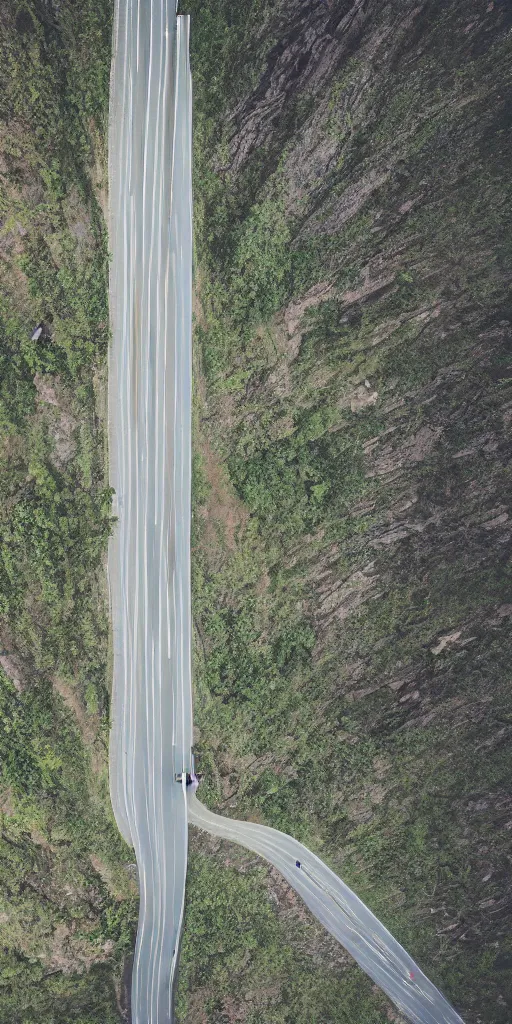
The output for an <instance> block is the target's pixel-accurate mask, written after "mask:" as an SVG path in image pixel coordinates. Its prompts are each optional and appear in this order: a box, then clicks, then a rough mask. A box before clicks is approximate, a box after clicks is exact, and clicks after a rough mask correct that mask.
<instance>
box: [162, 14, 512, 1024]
mask: <svg viewBox="0 0 512 1024" xmlns="http://www.w3.org/2000/svg"><path fill="white" fill-rule="evenodd" d="M205 8H206V11H205ZM187 9H188V10H191V11H192V16H193V34H192V62H193V71H194V82H195V124H196V144H195V145H196V149H195V201H196V262H197V266H196V287H197V293H198V309H199V306H200V312H198V316H197V323H196V383H197V388H196V406H195V427H194V430H195V440H196V456H195V473H194V495H195V497H194V501H195V504H194V524H193V525H194V540H193V544H194V552H193V600H194V618H195V625H196V650H195V688H196V694H195V721H196V725H197V727H198V732H199V737H198V743H197V750H198V756H199V760H200V761H201V766H202V768H203V770H204V771H205V773H206V781H205V783H204V784H203V787H202V793H203V797H204V799H205V801H206V802H207V803H208V804H209V805H210V806H212V807H215V808H218V809H221V811H222V813H224V814H231V815H233V816H236V817H252V818H253V819H254V820H260V821H264V822H267V823H268V824H271V825H273V826H275V827H278V828H282V829H285V830H287V831H291V832H293V833H294V834H295V835H297V836H298V838H300V839H302V840H303V841H305V842H306V843H309V844H310V845H311V846H312V847H313V848H314V849H315V850H317V851H318V852H319V853H321V854H322V856H324V857H325V859H327V861H328V862H329V863H331V865H332V866H333V867H334V868H335V870H337V871H338V872H339V873H340V874H341V875H342V877H344V878H345V880H346V881H347V882H349V884H351V885H353V887H354V888H355V890H356V891H357V892H358V893H359V894H360V895H361V896H362V897H363V898H364V899H366V900H367V902H368V904H369V905H370V906H371V907H372V908H373V909H374V910H375V911H376V912H377V913H378V914H379V916H381V918H382V919H383V920H384V922H385V923H386V924H387V925H388V926H389V927H390V928H391V929H392V930H393V932H394V933H395V934H396V935H397V937H398V938H399V939H400V940H401V941H402V942H403V943H404V944H405V945H406V946H407V948H409V949H410V950H411V952H412V953H413V955H415V956H416V957H417V958H418V960H419V962H420V963H421V965H422V966H423V967H424V968H425V969H426V970H427V972H428V973H429V974H430V976H432V978H433V979H434V980H435V981H436V982H437V983H438V984H439V985H440V986H442V988H443V990H444V991H445V992H446V994H447V995H448V997H449V998H451V999H452V1000H453V1001H454V1002H455V1003H456V1005H457V1006H458V1007H459V1008H460V1010H461V1012H462V1016H463V1017H464V1019H465V1020H467V1021H469V1022H470V1024H475V1022H476V1021H477V1020H478V1021H482V1022H488V1024H496V1022H500V1024H505V1021H506V1020H508V1017H509V1015H510V1004H511V1001H512V974H511V969H510V968H511V960H510V947H509V939H508V938H507V936H509V935H510V909H509V907H510V896H511V891H510V887H509V883H508V881H507V877H508V876H509V859H510V825H509V822H510V818H511V817H512V805H511V804H510V799H509V796H508V778H509V776H510V754H509V743H510V730H511V727H512V725H511V723H512V707H511V703H510V686H509V676H510V673H509V668H508V666H509V664H510V656H511V653H512V652H511V650H510V642H509V639H508V623H509V614H510V604H509V594H510V561H509V559H510V553H509V540H510V531H509V510H508V508H509V501H510V470H509V468H508V464H507V457H506V441H505V432H506V425H507V424H508V422H509V415H510V414H509V404H510V400H511V395H510V381H511V372H510V345H509V332H510V297H509V288H510V256H511V252H510V237H511V230H510V229H511V223H510V210H511V208H512V206H511V190H510V180H509V175H508V173H507V170H506V168H507V165H508V163H509V161H510V147H509V140H508V124H509V120H508V114H507V109H506V103H507V102H508V101H507V95H508V84H507V83H508V81H509V79H508V70H507V69H508V67H509V62H510V38H509V35H507V32H506V30H505V29H506V24H507V23H508V22H507V18H508V14H506V12H505V11H504V9H503V5H498V4H494V5H492V6H491V5H488V7H487V9H486V10H485V11H483V9H482V7H481V5H479V4H478V3H476V2H475V3H470V4H469V6H468V4H467V3H463V2H459V0H451V2H450V3H448V4H446V3H443V4H441V3H439V2H437V0H432V2H429V3H425V4H423V5H420V8H418V6H417V5H412V4H411V5H410V10H409V11H408V13H407V14H405V13H404V8H403V4H398V3H395V2H394V0H392V2H390V3H388V4H386V5H381V4H377V3H375V4H369V5H367V8H365V20H364V23H362V25H361V27H360V35H358V36H357V39H355V37H349V36H348V35H347V33H348V29H347V27H346V26H345V28H344V27H340V26H338V29H337V35H336V39H337V43H336V44H335V43H334V42H333V39H334V35H333V32H334V27H335V24H337V22H338V21H339V19H340V18H341V16H342V15H341V12H339V13H338V10H337V9H334V8H333V10H332V12H331V15H330V17H331V22H330V23H329V24H330V30H327V29H326V27H325V18H326V17H327V14H326V13H322V11H321V8H320V5H318V9H316V8H315V6H314V5H311V10H309V8H308V10H307V11H306V9H305V8H303V7H301V8H300V10H299V8H298V6H297V5H294V4H292V3H290V4H282V5H278V7H277V8H274V10H272V11H271V10H270V8H266V9H265V11H263V12H262V11H261V10H260V7H259V5H257V4H256V3H250V2H247V3H245V4H241V5H238V6H237V9H236V13H233V12H231V11H228V9H227V6H225V5H223V4H220V5H219V4H213V3H212V4H206V5H205V4H204V3H201V4H199V3H198V4H195V3H194V2H192V3H189V4H188V6H187ZM203 12H205V13H204V20H203ZM262 13H263V17H262ZM231 19H233V23H231ZM322 19H324V20H322ZM203 24H204V26H205V27H206V26H208V31H207V32H206V31H205V32H203V29H202V25H203ZM343 24H344V23H342V26H343ZM345 37H347V44H346V47H347V49H346V55H345V51H344V45H345V44H344V40H345ZM276 40H277V46H276V47H275V48H273V47H274V43H275V41H276ZM379 40H385V42H379ZM306 51H307V54H308V59H306V56H305V53H306ZM238 53H240V54H241V55H242V61H241V63H240V64H239V63H238V57H237V54H238ZM320 61H321V74H320V72H319V73H318V76H316V70H318V68H319V66H320V64H319V62H320ZM315 62H317V63H315ZM231 68H233V71H234V73H233V82H234V88H233V91H230V89H229V88H228V87H227V86H226V79H227V78H228V76H229V74H230V72H231ZM212 79H214V92H215V96H214V99H213V101H212V102H210V91H209V87H208V85H209V82H210V81H211V80H212ZM215 90H216V91H215ZM267 90H268V91H267ZM327 779H328V781H327ZM197 841H198V842H199V840H197ZM202 849H204V851H205V852H204V856H205V864H206V866H205V867H204V872H205V875H206V877H207V883H205V882H204V881H201V880H200V876H199V875H198V876H197V878H196V876H194V886H193V887H190V888H189V896H188V909H187V922H186V932H185V940H184V954H183V962H182V963H183V966H182V977H181V990H180V1000H181V1001H180V1008H181V1015H182V1016H181V1019H183V1021H185V1020H193V1019H196V1018H197V1019H200V1015H201V1013H202V1014H203V1015H204V1019H205V1020H206V1019H207V1020H209V1021H212V1022H217V1021H219V1022H220V1021H224V1020H226V1019H243V1020H251V1021H252V1020H255V1019H260V1018H258V1017H257V1016H256V1017H255V1016H254V1015H255V1014H257V1013H258V1012H259V1010H258V1008H257V1007H256V1006H255V1003H254V1000H252V1001H251V999H249V1000H248V1001H247V1000H246V999H245V996H244V993H246V992H247V991H249V992H254V991H255V990H257V991H258V992H260V993H261V994H262V995H261V998H263V999H267V1000H268V1005H267V1006H266V1008H265V1011H264V1016H263V1018H262V1019H265V1020H270V1019H273V1018H272V1017H271V1015H270V1014H271V1009H270V1007H271V1006H272V1009H275V1012H276V1013H277V1014H279V1013H281V1012H282V1013H285V1011H284V1009H283V1010H282V1009H281V1007H282V1005H284V1003H286V998H289V999H291V996H290V990H289V989H287V985H286V978H287V977H288V976H290V977H291V978H293V985H295V983H296V984H297V988H296V990H295V989H294V991H295V992H296V993H297V995H296V996H294V998H296V999H297V1002H296V1003H295V1004H294V1009H293V1013H291V1014H290V1019H302V1018H301V1014H303V1015H304V1019H314V1018H313V1017H312V1016H311V1013H312V1011H311V1007H310V1003H309V1001H308V999H309V995H308V993H309V991H310V990H311V991H315V988H314V982H313V981H312V978H311V974H310V972H311V971H313V964H314V962H315V959H314V957H315V950H316V949H317V946H316V943H317V942H318V939H312V940H311V943H310V945H311V947H312V949H313V955H312V957H311V958H309V957H308V956H306V955H303V956H302V957H301V958H299V960H294V959H293V957H294V956H295V952H293V953H290V954H288V953H287V954H286V955H290V956H291V957H292V959H293V963H292V961H290V963H289V965H288V966H284V965H283V962H282V961H281V960H280V959H279V957H277V958H276V968H275V972H273V971H272V970H269V971H268V983H265V982H262V981H261V977H262V976H263V975H264V972H265V970H266V968H265V963H266V960H265V957H264V953H263V952H255V951H254V949H253V946H254V940H253V938H252V932H250V929H251V924H250V923H249V917H250V920H251V921H253V920H254V922H255V923H254V924H253V926H252V927H253V928H254V929H256V930H257V931H258V932H259V933H260V935H261V943H260V944H261V945H263V947H265V948H266V946H267V945H269V946H270V947H272V943H273V942H274V941H275V940H274V938H273V937H272V934H270V933H269V930H268V923H267V919H266V918H264V919H260V918H258V917H257V915H252V914H251V915H248V916H247V918H245V917H244V924H243V926H242V927H241V926H240V919H239V918H237V914H240V913H242V912H243V911H242V910H241V909H240V906H239V902H238V897H237V896H235V889H234V887H235V886H236V885H238V880H239V879H238V880H237V878H236V876H233V875H232V871H233V868H232V867H231V868H229V870H226V868H225V867H224V860H223V858H224V857H225V850H227V849H228V848H227V847H226V848H224V847H222V848H220V849H216V848H215V847H213V846H212V845H211V844H210V846H204V847H202ZM229 856H230V858H231V857H232V856H233V853H232V850H230V851H229ZM191 870H192V871H194V870H199V869H198V868H197V866H196V868H194V861H193V860H192V862H191ZM201 870H202V869H201ZM238 870H241V869H240V868H239V869H238ZM253 870H254V869H253ZM219 872H221V875H222V887H221V888H219V890H218V896H216V897H215V898H214V896H213V895H212V896H211V898H212V900H214V905H215V908H216V913H215V921H216V924H215V928H214V927H213V923H212V921H211V920H210V909H209V905H208V897H207V894H206V893H205V891H204V888H205V886H207V888H208V893H211V894H213V893H214V892H216V891H217V890H216V887H217V885H218V873H219ZM242 880H243V884H244V885H245V884H246V876H245V875H242ZM256 883H257V884H258V886H259V887H260V892H261V893H262V894H263V893H265V892H268V891H269V887H270V889H271V888H272V884H273V882H272V876H269V875H268V873H266V872H264V873H263V874H261V875H258V874H257V873H256V875H254V884H256ZM241 884H242V883H241ZM244 892H245V890H244ZM267 898H268V897H267ZM241 899H242V902H243V900H245V901H246V902H247V904H248V905H250V903H251V897H250V895H249V894H248V893H246V894H245V895H244V897H241ZM260 902H261V903H262V904H263V905H265V901H264V897H263V895H262V896H261V897H260V898H259V903H260ZM258 905H259V904H258ZM271 905H272V904H271ZM277 918H278V926H279V934H280V935H281V939H282V941H283V943H284V944H285V945H286V940H285V939H284V935H285V933H286V922H285V921H284V920H283V916H282V913H280V912H279V911H277ZM276 927H277V925H276ZM309 927H311V925H309ZM217 928H218V931H217ZM246 928H247V929H248V931H249V932H250V934H249V937H248V944H247V949H246V950H244V944H243V942H242V943H241V945H237V942H236V935H237V932H239V931H244V930H245V929H246ZM210 934H211V936H212V939H211V947H210V946H209V945H208V941H207V940H206V945H207V952H206V953H205V966H204V968H203V967H201V964H202V960H201V952H200V949H199V946H200V944H199V943H198V942H197V941H196V942H194V937H197V936H203V935H210ZM275 934H277V932H276V933H275ZM217 935H218V936H222V938H221V939H220V938H219V939H217V938H216V936H217ZM203 941H205V940H204V939H203ZM297 941H299V942H300V940H299V939H297ZM290 942H291V949H292V950H294V949H295V947H294V944H293V940H290ZM244 953H245V957H246V959H245V960H243V959H242V960H241V961H239V960H238V959H237V960H236V967H235V969H234V977H235V979H236V980H235V984H234V985H230V982H229V981H228V977H227V975H228V973H229V970H230V967H231V964H232V963H233V958H234V957H235V958H238V957H243V955H244ZM213 957H215V965H214V967H213V966H212V963H213V961H212V958H213ZM208 958H209V959H208ZM323 963H324V971H325V978H326V985H330V978H331V975H330V973H329V970H328V968H327V965H326V961H325V959H324V960H323ZM208 970H214V971H215V984H213V983H212V984H209V983H208V978H207V973H208ZM223 972H224V973H223ZM258 972H261V974H260V973H258ZM335 976H336V978H337V979H338V981H340V979H341V978H342V979H343V984H346V985H348V986H350V985H351V984H352V982H351V981H350V979H351V978H353V977H356V975H355V973H353V969H352V968H350V967H349V966H348V965H344V966H343V968H342V969H341V970H340V969H339V968H337V970H336V972H335ZM254 979H256V980H254ZM329 992H330V1002H329V1013H331V1014H333V1016H334V1019H337V1020H338V1019H339V1020H341V1019H343V1014H344V1013H345V1010H346V1006H347V1005H350V1003H349V997H348V996H347V993H346V992H344V993H342V992H341V990H337V989H335V988H333V989H329ZM299 993H300V994H299ZM223 1000H224V1001H223ZM230 1000H231V1002H230ZM357 1012H358V1011H357V1010H355V1014H356V1016H357ZM359 1012H360V1019H361V1020H363V1019H365V1018H364V1013H365V1012H369V1011H366V1010H363V1008H361V1009H360V1011H359ZM375 1012H380V1011H378V1010H376V1011H375ZM308 1013H309V1014H310V1016H309V1018H308ZM322 1013H323V1014H324V1016H322ZM353 1013H354V1012H353ZM230 1014H231V1017H230ZM237 1015H238V1016H237ZM352 1016H353V1014H352ZM324 1018H325V1020H329V1019H331V1018H330V1017H329V1016H328V1015H327V1011H326V1010H325V1009H323V1010H322V1011H321V1012H320V1017H319V1019H320V1020H324ZM281 1019H283V1020H285V1019H288V1018H286V1016H283V1017H280V1016H279V1015H278V1016H276V1020H281ZM357 1019H359V1018H357Z"/></svg>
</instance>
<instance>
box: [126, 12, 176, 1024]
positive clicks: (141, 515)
mask: <svg viewBox="0 0 512 1024" xmlns="http://www.w3.org/2000/svg"><path fill="white" fill-rule="evenodd" d="M188 36H189V19H188V18H185V17H178V18H177V17H176V4H175V0H117V2H116V7H115V23H114V41H113V62H112V74H111V96H110V125H109V184H110V189H109V194H110V209H109V233H110V248H111V253H112V261H111V272H110V309H111V329H112V341H111V346H110V353H109V457H110V458H109V461H110V482H111V485H112V487H113V488H114V490H115V498H114V509H113V511H114V514H115V515H116V516H117V517H118V523H117V526H116V529H115V531H114V534H113V537H112V539H111V542H110V546H109V555H108V573H109V588H110V603H111V619H112V636H113V690H112V706H111V718H112V728H111V736H110V788H111V797H112V804H113V808H114V813H115V817H116V821H117V823H118V826H119V829H120V831H121V833H122V835H123V836H124V838H125V839H126V841H127V842H129V843H130V844H131V845H132V846H133V847H134V850H135V855H136V859H137V865H138V872H139V887H140V911H139V927H138V933H137V944H136V950H135V957H134V968H133V981H132V1018H133V1022H134V1024H168V1022H170V1021H171V1020H172V984H173V978H174V973H175V967H176V960H177V950H178V946H179V936H180V931H181V923H182V917H183V904H184V892H185V875H186V864H187V842H188V832H187V809H186V797H185V790H184V788H182V787H180V786H178V785H176V784H175V783H174V773H175V771H181V770H185V771H190V770H191V768H192V755H191V739H192V704H191V664H190V657H191V642H190V622H191V613H190V477H191V473H190V466H191V462H190V444H191V440H190V419H191V318H192V309H191V296H192V208H191V203H192V194H191V122H192V116H191V82H190V69H189V63H188Z"/></svg>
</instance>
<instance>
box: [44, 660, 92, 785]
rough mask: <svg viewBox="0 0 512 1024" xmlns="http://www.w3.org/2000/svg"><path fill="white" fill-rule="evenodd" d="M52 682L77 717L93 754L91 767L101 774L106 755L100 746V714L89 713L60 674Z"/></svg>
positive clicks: (88, 747) (81, 731)
mask: <svg viewBox="0 0 512 1024" xmlns="http://www.w3.org/2000/svg"><path fill="white" fill-rule="evenodd" d="M52 682H53V685H54V687H55V689H56V690H57V693H59V694H60V696H61V697H62V700H63V701H64V704H65V705H66V707H67V708H68V709H69V710H70V711H71V712H72V714H73V716H74V717H75V719H76V722H77V725H78V728H79V730H80V734H81V736H82V739H83V741H84V744H85V746H86V748H87V750H88V751H89V753H90V756H91V768H92V770H93V772H94V773H95V774H96V775H99V774H100V772H102V771H103V768H104V764H105V755H104V752H103V750H102V749H101V748H100V746H99V735H98V728H99V719H98V716H97V715H92V714H89V713H88V712H87V711H86V710H85V708H84V707H83V705H82V703H81V701H80V698H79V696H78V693H77V692H76V690H75V689H74V688H73V686H72V685H71V684H70V683H67V682H65V681H64V679H61V678H60V677H59V676H53V679H52Z"/></svg>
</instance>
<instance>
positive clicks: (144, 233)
mask: <svg viewBox="0 0 512 1024" xmlns="http://www.w3.org/2000/svg"><path fill="white" fill-rule="evenodd" d="M188 44H189V19H188V18H187V17H182V16H179V17H177V16H176V4H175V0H116V4H115V24H114V40H113V62H112V77H111V99H110V126H109V182H110V209H109V233H110V247H111V252H112V263H111V274H110V304H111V326H112V342H111V347H110V354H109V457H110V482H111V485H112V487H113V488H114V491H115V497H114V514H115V515H116V516H117V517H118V523H117V526H116V529H115V532H114V534H113V536H112V538H111V542H110V546H109V557H108V572H109V587H110V604H111V619H112V637H113V690H112V729H111V739H110V788H111V796H112V804H113V808H114V813H115V817H116V821H117V823H118V826H119V829H120V832H121V833H122V835H123V836H124V838H125V839H126V841H127V842H128V843H129V844H130V845H132V846H133V848H134V850H135V855H136V858H137V865H138V871H139V885H140V911H139V928H138V933H137V944H136V950H135V958H134V968H133V981H132V1019H133V1022H134V1024H170V1022H171V1021H172V1019H173V1008H172V988H173V981H174V976H175V970H176V965H177V955H178V949H179V940H180V932H181V925H182V920H183V906H184V893H185V876H186V865H187V843H188V831H187V829H188V821H190V823H191V824H193V825H195V826H197V827H198V828H201V829H204V830H206V831H208V832H211V833H212V834H214V835H218V836H222V837H224V838H226V839H230V840H232V841H234V842H237V843H240V844H242V845H244V846H247V847H248V848H249V849H251V850H254V851H255V852H256V853H258V854H260V855H261V856H262V857H264V858H265V859H266V860H268V861H269V862H270V863H272V864H273V865H275V867H277V868H278V869H279V870H280V871H281V873H282V874H283V876H284V877H285V878H286V879H287V881H288V882H289V883H290V885H292V886H293V887H294V889H295V890H296V891H297V892H298V893H299V895H300V896H301V897H302V898H303V900H304V902H305V903H306V904H307V905H308V906H309V907H310V909H311V910H312V912H313V913H314V914H315V916H316V917H317V918H318V920H319V921H321V922H322V923H323V924H324V925H325V927H326V928H327V929H328V930H329V931H330V932H331V933H332V934H333V935H334V936H336V938H337V939H339V941H340V942H341V943H342V944H343V945H344V946H345V947H346V949H347V950H349V952H350V953H351V954H352V955H353V956H354V958H355V959H356V960H357V962H358V963H359V964H360V965H361V966H362V967H363V969H364V970H365V971H366V972H367V973H368V974H369V975H370V977H371V978H373V979H374V981H375V982H376V983H377V984H378V985H380V987H381V988H382V989H383V990H384V991H385V992H387V994H388V995H389V996H390V998H391V999H392V1000H393V1002H394V1003H395V1004H396V1005H397V1006H398V1007H399V1008H400V1009H401V1010H402V1011H403V1012H404V1013H405V1014H406V1016H407V1017H408V1018H409V1019H410V1020H411V1021H414V1022H418V1024H462V1022H461V1018H460V1017H459V1016H458V1014H457V1013H456V1012H455V1010H454V1009H453V1008H452V1007H451V1006H450V1005H449V1003H447V1002H446V1000H445V999H444V997H443V996H442V995H441V993H440V992H439V991H438V990H437V989H436V988H435V987H434V986H433V985H432V984H431V982H429V980H428V979H427V978H426V977H425V975H424V974H423V973H422V972H421V971H420V969H419V967H417V965H416V964H415V963H414V961H413V960H412V959H411V958H410V957H409V956H408V954H407V953H406V952H405V950H404V949H403V948H402V947H401V946H400V945H399V943H398V942H397V941H396V940H395V939H394V938H393V937H392V936H391V935H390V933H389V932H388V931H387V930H386V928H385V927H384V926H383V925H382V924H380V922H379V921H378V920H377V918H375V917H374V915H373V914H372V913H371V911H370V910H368V908H367V907H366V906H365V905H364V904H363V903H362V902H361V901H360V900H359V899H358V897H357V896H356V895H355V894H354V893H353V892H352V891H351V890H350V889H349V888H348V887H347V886H346V885H344V883H343V882H342V881H341V880H340V879H339V878H338V877H337V876H336V875H335V874H334V873H333V872H332V871H331V870H330V869H329V868H328V867H327V866H326V865H325V864H323V862H322V861H321V860H319V858H318V857H316V856H315V855H314V854H312V853H310V852H309V851H308V850H306V849H305V847H303V846H301V844H300V843H297V842H296V841H295V840H294V839H292V838H290V837H289V836H286V835H284V834H283V833H280V832H277V831H275V830H274V829H270V828H266V827H265V826H261V825H256V824H253V823H249V822H237V821H232V820H230V819H225V818H221V817H219V816H218V815H215V814H212V812H211V811H209V810H207V809H206V808H205V807H203V806H202V804H201V803H200V802H199V801H198V799H197V797H196V795H195V793H194V792H193V788H192V787H189V789H188V790H187V788H186V786H185V778H184V777H183V781H182V784H181V785H180V784H178V783H176V782H175V773H176V772H182V773H186V772H189V773H190V772H192V771H193V757H192V685H191V608H190V487H191V448H190V446H191V320H192V174H191V131H192V109H191V79H190V68H189V59H188V49H189V46H188ZM326 785H327V778H326Z"/></svg>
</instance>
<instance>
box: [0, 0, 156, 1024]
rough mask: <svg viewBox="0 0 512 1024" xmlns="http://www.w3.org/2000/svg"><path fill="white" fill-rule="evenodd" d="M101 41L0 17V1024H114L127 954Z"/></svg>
mask: <svg viewBox="0 0 512 1024" xmlns="http://www.w3.org/2000/svg"><path fill="white" fill-rule="evenodd" d="M110 37H111V9H110V3H109V2H105V3H103V2H101V0H100V2H98V0H85V2H83V3H81V4H80V6H79V8H77V6H76V4H74V3H72V2H71V0H65V2H61V3H59V4H57V3H54V4H51V3H50V2H48V3H44V2H42V0H26V2H24V3H2V4H1V6H0V40H1V41H0V452H1V458H0V477H1V493H2V504H1V509H0V552H1V554H0V646H1V654H0V666H1V667H0V1021H1V1024H18V1022H19V1024H71V1022H77V1024H93V1022H94V1024H110V1022H112V1024H113V1022H114V1021H116V1022H117V1021H119V1020H120V1019H121V1008H120V1005H119V996H120V975H121V971H122V964H123V960H124V957H125V954H126V952H127V951H128V950H131V948H132V946H133V941H134V926H135V921H136V909H137V892H136V888H135V886H134V882H133V880H132V878H131V877H130V874H129V873H128V872H127V870H126V867H125V865H126V864H127V863H129V861H130V860H131V859H132V854H131V851H129V850H128V849H127V848H126V847H125V846H124V844H123V843H122V841H121V839H120V837H119V835H118V833H117V829H116V826H115V824H114V821H113V818H112V813H111V810H110V803H109V798H108V778H107V738H108V690H107V673H106V667H107V639H108V623H107V595H106V587H105V556H106V543H107V538H108V535H109V532H110V528H111V518H110V497H111V495H110V490H109V487H108V478H107V473H106V459H105V455H106V453H105V441H104V438H105V422H104V421H105V415H106V362H105V360H106V351H107V344H108V296H107V247H106V238H105V228H104V222H103V215H102V212H101V206H100V204H101V203H102V202H104V199H105V187H106V182H105V143H106V137H105V131H106V117H107V104H108V87H109V67H110ZM41 320H43V321H44V322H45V324H46V327H45V330H44V332H43V333H42V335H41V337H40V338H39V339H38V340H37V341H31V337H32V334H33V332H34V329H35V327H36V326H37V324H38V323H39V322H40V321H41Z"/></svg>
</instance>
